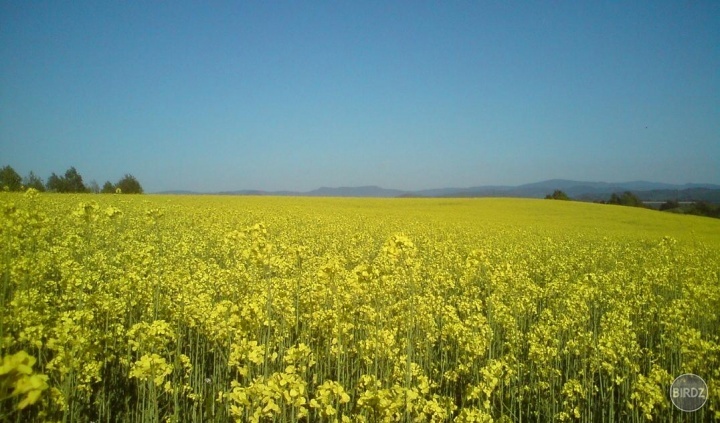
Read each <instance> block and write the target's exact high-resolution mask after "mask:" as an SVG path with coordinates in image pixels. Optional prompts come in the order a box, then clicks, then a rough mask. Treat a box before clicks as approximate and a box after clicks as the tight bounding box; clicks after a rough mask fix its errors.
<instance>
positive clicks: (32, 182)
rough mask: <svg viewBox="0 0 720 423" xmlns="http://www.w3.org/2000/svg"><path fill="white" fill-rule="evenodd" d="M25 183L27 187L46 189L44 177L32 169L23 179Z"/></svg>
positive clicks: (39, 189)
mask: <svg viewBox="0 0 720 423" xmlns="http://www.w3.org/2000/svg"><path fill="white" fill-rule="evenodd" d="M23 184H24V185H25V187H26V188H35V189H36V190H38V191H41V192H42V191H45V185H44V184H43V181H42V179H41V178H40V177H39V176H37V175H35V174H34V173H33V171H32V170H31V171H30V173H28V175H27V176H26V177H25V179H24V180H23Z"/></svg>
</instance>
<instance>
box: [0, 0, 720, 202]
mask: <svg viewBox="0 0 720 423" xmlns="http://www.w3.org/2000/svg"><path fill="white" fill-rule="evenodd" d="M5 164H10V165H12V166H13V167H14V168H15V169H16V170H17V171H18V172H19V173H21V174H23V175H25V174H27V173H28V172H29V171H30V170H33V171H34V172H35V173H36V174H38V175H39V176H41V177H43V178H47V176H49V175H50V173H51V172H56V173H63V172H64V171H65V170H66V169H67V168H68V167H70V166H75V167H76V168H77V169H78V170H79V172H80V173H81V174H82V175H83V177H84V179H85V180H86V181H89V180H91V179H95V180H97V181H98V182H99V183H100V184H101V185H102V183H103V182H104V181H105V180H111V181H116V180H117V179H119V178H120V177H121V176H122V175H123V174H125V173H132V174H133V175H135V176H136V177H137V178H138V179H139V180H140V182H141V183H142V184H143V186H144V187H145V189H146V191H150V192H154V191H162V190H170V189H187V190H197V191H220V190H233V189H264V190H278V189H289V190H303V191H304V190H311V189H314V188H317V187H320V186H359V185H380V186H383V187H386V188H398V189H423V188H438V187H446V186H456V187H465V186H476V185H487V184H508V185H515V184H522V183H527V182H535V181H539V180H544V179H551V178H565V179H579V180H600V181H608V182H620V181H628V180H652V181H658V182H669V183H686V182H710V183H720V2H718V1H706V2H705V1H674V2H666V1H651V2H637V1H633V2H596V1H592V2H582V1H568V2H564V1H543V2H527V1H522V2H506V1H502V2H499V1H498V2H494V1H477V2H460V1H457V2H456V1H452V2H421V1H413V2H388V1H379V2H371V1H361V2H316V1H312V2H295V1H293V2H287V3H285V2H274V1H273V2H254V1H252V2H234V1H233V2H154V1H153V2H144V1H143V2H104V1H91V2H82V1H72V2H20V1H12V2H6V1H0V165H5Z"/></svg>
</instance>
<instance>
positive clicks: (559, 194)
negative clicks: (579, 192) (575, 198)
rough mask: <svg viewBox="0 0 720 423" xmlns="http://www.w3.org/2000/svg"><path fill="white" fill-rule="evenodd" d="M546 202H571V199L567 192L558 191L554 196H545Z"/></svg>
mask: <svg viewBox="0 0 720 423" xmlns="http://www.w3.org/2000/svg"><path fill="white" fill-rule="evenodd" d="M545 199H546V200H564V201H568V200H570V197H568V195H567V194H565V191H561V190H559V189H556V190H555V191H554V192H553V193H552V194H548V195H546V196H545Z"/></svg>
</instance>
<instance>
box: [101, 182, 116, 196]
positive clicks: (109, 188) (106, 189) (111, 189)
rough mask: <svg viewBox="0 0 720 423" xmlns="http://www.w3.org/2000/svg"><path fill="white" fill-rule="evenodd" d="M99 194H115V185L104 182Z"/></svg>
mask: <svg viewBox="0 0 720 423" xmlns="http://www.w3.org/2000/svg"><path fill="white" fill-rule="evenodd" d="M100 192H101V193H103V194H114V193H115V185H113V183H112V182H110V181H105V183H104V184H103V187H102V189H101V190H100Z"/></svg>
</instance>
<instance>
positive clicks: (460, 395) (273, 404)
mask: <svg viewBox="0 0 720 423" xmlns="http://www.w3.org/2000/svg"><path fill="white" fill-rule="evenodd" d="M0 242H1V243H2V244H0V245H2V253H1V258H0V260H2V261H1V262H0V266H1V267H0V269H1V272H2V273H1V274H0V276H2V280H1V283H2V291H1V292H0V301H1V303H0V356H2V357H4V359H3V363H2V367H0V370H1V371H0V389H2V391H0V401H1V402H0V420H4V421H5V420H7V421H18V422H20V421H23V422H24V421H31V420H37V421H46V420H56V421H95V422H105V421H140V422H160V421H197V422H200V421H218V422H220V421H227V420H232V419H235V420H236V421H298V420H299V421H309V422H316V421H361V422H364V421H367V422H375V421H378V422H380V421H419V422H424V421H459V422H470V421H480V422H482V421H488V422H489V421H537V422H545V421H553V420H554V421H585V422H592V421H619V422H628V421H645V420H647V419H652V420H655V421H669V420H678V421H679V420H680V419H683V418H687V417H688V415H685V416H683V413H681V412H680V411H678V410H676V409H674V407H673V406H672V404H671V403H670V399H669V395H668V389H669V386H670V383H671V382H672V380H673V379H674V378H675V377H676V376H679V375H680V374H682V373H687V372H691V373H696V374H698V375H700V376H701V377H703V378H704V379H705V381H706V382H707V383H708V385H709V388H710V394H711V397H710V398H709V400H708V403H707V404H706V405H705V407H703V408H702V409H701V410H699V411H697V412H695V413H693V414H691V415H689V417H690V418H692V419H695V420H697V421H708V420H710V419H712V418H715V419H718V418H720V370H719V369H720V331H719V330H718V327H720V317H718V312H717V310H720V276H719V274H718V271H719V270H718V269H720V221H718V220H715V219H710V218H701V217H695V216H680V215H673V214H665V213H658V212H656V211H651V210H643V209H634V208H626V207H619V206H607V205H597V204H588V203H574V202H564V201H563V202H561V201H551V200H526V199H337V198H333V199H331V198H265V197H220V196H217V197H215V196H197V197H190V196H187V197H186V196H119V195H52V194H40V195H37V194H35V195H33V194H30V195H28V194H25V195H23V194H6V193H0Z"/></svg>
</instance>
